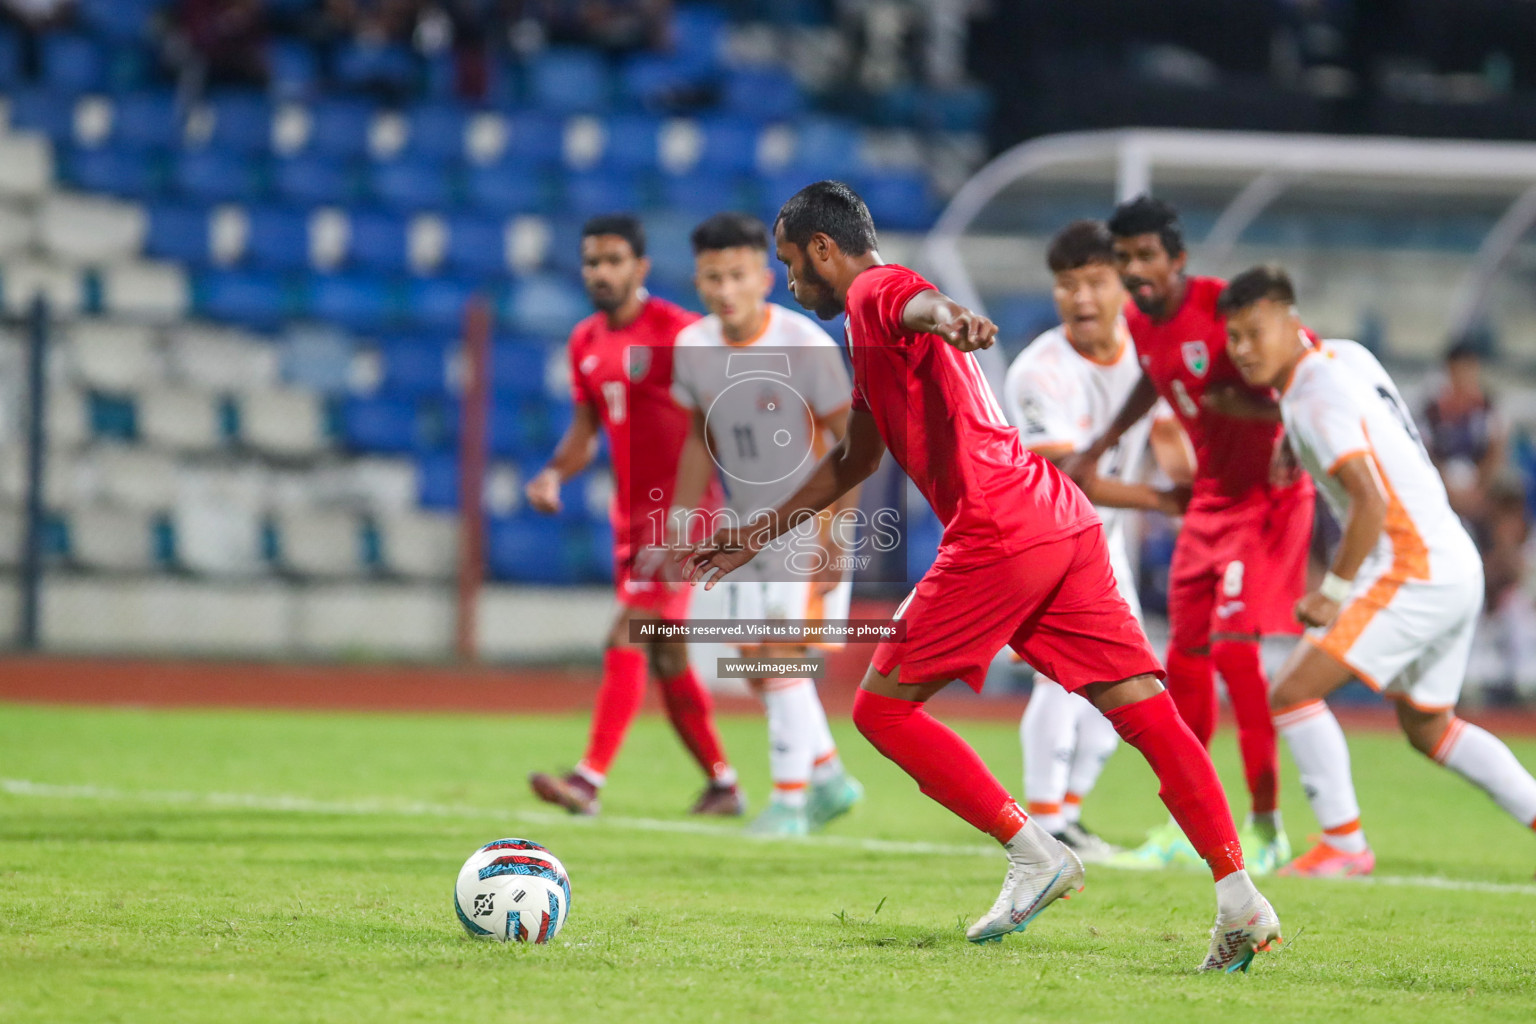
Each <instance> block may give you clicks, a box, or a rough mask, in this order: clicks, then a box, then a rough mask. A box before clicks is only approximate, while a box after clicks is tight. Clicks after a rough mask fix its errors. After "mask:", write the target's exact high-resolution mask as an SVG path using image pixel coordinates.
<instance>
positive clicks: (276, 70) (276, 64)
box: [267, 39, 320, 100]
mask: <svg viewBox="0 0 1536 1024" xmlns="http://www.w3.org/2000/svg"><path fill="white" fill-rule="evenodd" d="M267 79H268V86H269V87H270V88H271V90H272V93H273V95H274V96H277V97H278V98H279V99H285V100H299V99H306V98H308V97H309V96H311V95H313V94H314V92H315V91H316V89H317V87H318V85H319V82H320V62H319V60H318V59H317V58H316V56H315V48H314V47H313V46H311V45H310V44H309V43H306V42H303V41H301V40H297V39H273V40H272V41H271V42H269V43H268V44H267Z"/></svg>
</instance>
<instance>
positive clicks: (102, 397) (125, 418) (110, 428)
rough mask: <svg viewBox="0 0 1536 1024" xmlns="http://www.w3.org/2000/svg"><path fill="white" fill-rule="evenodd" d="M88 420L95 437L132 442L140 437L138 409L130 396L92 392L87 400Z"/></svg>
mask: <svg viewBox="0 0 1536 1024" xmlns="http://www.w3.org/2000/svg"><path fill="white" fill-rule="evenodd" d="M86 418H87V420H88V421H89V423H90V425H91V434H92V436H94V437H105V438H111V439H112V440H115V441H132V440H134V439H135V438H137V437H138V436H139V426H138V407H137V406H136V405H135V404H134V401H133V399H132V398H131V397H130V396H127V395H107V394H102V393H101V392H99V391H92V392H90V394H89V395H88V396H87V398H86Z"/></svg>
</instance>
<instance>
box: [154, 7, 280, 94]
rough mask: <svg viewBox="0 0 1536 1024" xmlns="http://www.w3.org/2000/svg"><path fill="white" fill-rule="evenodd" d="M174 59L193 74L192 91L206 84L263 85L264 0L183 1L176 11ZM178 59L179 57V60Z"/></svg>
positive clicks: (265, 63)
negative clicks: (175, 50) (175, 48)
mask: <svg viewBox="0 0 1536 1024" xmlns="http://www.w3.org/2000/svg"><path fill="white" fill-rule="evenodd" d="M176 37H177V40H178V42H177V43H175V44H173V46H176V47H177V50H178V51H179V52H173V54H172V57H173V63H174V64H175V66H177V67H181V68H183V73H184V74H188V75H192V76H195V81H194V82H192V83H185V84H186V85H187V86H188V88H189V91H190V92H191V93H193V94H196V93H200V92H201V91H202V88H203V87H204V86H205V85H208V84H220V85H265V84H266V82H267V56H266V52H267V21H266V10H265V5H264V4H263V3H262V0H181V2H180V3H179V4H178V5H177V10H176ZM177 58H180V59H177Z"/></svg>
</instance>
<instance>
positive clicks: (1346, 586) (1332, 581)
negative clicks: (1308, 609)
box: [1317, 572, 1355, 604]
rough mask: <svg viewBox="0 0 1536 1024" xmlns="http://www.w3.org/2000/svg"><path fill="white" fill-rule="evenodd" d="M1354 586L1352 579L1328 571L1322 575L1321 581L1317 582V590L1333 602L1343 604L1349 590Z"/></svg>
mask: <svg viewBox="0 0 1536 1024" xmlns="http://www.w3.org/2000/svg"><path fill="white" fill-rule="evenodd" d="M1354 587H1355V584H1354V583H1353V581H1351V580H1347V579H1345V578H1344V577H1342V576H1336V575H1334V574H1333V573H1331V572H1330V573H1328V574H1327V575H1326V576H1324V577H1323V582H1322V583H1320V584H1318V587H1317V592H1318V593H1319V594H1322V595H1323V596H1324V597H1326V598H1327V599H1328V600H1330V601H1332V602H1333V603H1334V604H1343V603H1344V600H1345V598H1347V597H1349V592H1350V591H1351V590H1353V589H1354Z"/></svg>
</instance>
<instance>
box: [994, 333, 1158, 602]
mask: <svg viewBox="0 0 1536 1024" xmlns="http://www.w3.org/2000/svg"><path fill="white" fill-rule="evenodd" d="M1115 333H1116V335H1117V337H1118V338H1119V341H1120V350H1119V353H1118V354H1117V355H1116V357H1115V358H1114V359H1112V360H1110V361H1108V362H1099V361H1097V360H1094V359H1090V358H1088V357H1087V356H1085V355H1083V354H1082V353H1081V352H1079V351H1078V350H1077V349H1076V348H1074V347H1073V346H1072V342H1071V341H1069V340H1068V339H1067V332H1066V329H1065V328H1064V327H1055V328H1052V329H1051V330H1049V331H1046V332H1045V333H1044V334H1041V335H1040V336H1039V337H1037V338H1036V339H1035V340H1034V341H1032V342H1030V343H1029V344H1028V345H1027V346H1025V348H1024V350H1023V351H1022V352H1020V353H1019V355H1018V357H1017V358H1016V359H1014V361H1013V365H1012V366H1010V367H1009V368H1008V375H1007V377H1006V378H1004V382H1003V407H1004V408H1005V409H1006V410H1007V413H1008V418H1009V420H1010V421H1011V422H1012V423H1013V425H1014V426H1016V427H1018V428H1019V436H1020V437H1021V438H1023V440H1024V447H1026V448H1028V449H1030V450H1032V451H1038V452H1041V453H1043V454H1046V455H1056V454H1061V453H1064V452H1079V451H1082V450H1083V449H1085V448H1087V447H1088V446H1089V445H1090V444H1092V443H1093V440H1094V439H1095V438H1097V437H1098V436H1099V435H1100V434H1103V433H1104V432H1105V431H1106V430H1108V429H1109V426H1110V424H1111V423H1113V422H1114V420H1115V416H1116V415H1118V414H1119V412H1120V410H1121V408H1122V407H1123V406H1124V405H1125V400H1126V399H1127V398H1129V397H1130V394H1131V392H1132V391H1133V390H1135V388H1136V385H1137V384H1138V383H1139V382H1140V381H1141V376H1142V371H1141V364H1140V363H1139V362H1138V361H1137V359H1136V345H1135V343H1134V342H1133V341H1131V334H1130V331H1129V330H1127V329H1126V326H1125V323H1124V321H1121V322H1119V323H1117V324H1116V329H1115ZM1155 418H1156V414H1155V413H1149V414H1148V415H1146V416H1144V417H1142V418H1141V419H1140V420H1139V421H1137V423H1136V425H1135V426H1133V427H1131V429H1130V430H1128V431H1126V432H1125V434H1123V435H1122V436H1121V438H1120V441H1119V443H1118V444H1116V445H1115V446H1114V447H1113V448H1111V449H1110V450H1109V451H1107V452H1105V453H1104V457H1103V458H1101V459H1100V460H1099V467H1098V470H1099V475H1100V476H1102V477H1109V478H1113V479H1116V480H1121V481H1124V482H1126V483H1135V482H1137V481H1139V480H1141V479H1143V477H1144V475H1145V473H1146V469H1147V465H1148V458H1147V456H1148V449H1147V443H1148V440H1149V438H1150V437H1151V433H1152V423H1153V420H1154V419H1155ZM1094 507H1095V509H1096V510H1097V511H1098V513H1099V518H1100V519H1102V520H1103V521H1104V539H1105V542H1106V543H1107V544H1108V546H1109V554H1110V564H1111V567H1112V568H1113V569H1114V572H1115V582H1116V583H1117V584H1119V588H1120V593H1121V596H1123V597H1124V598H1125V599H1126V601H1128V602H1129V603H1130V605H1131V608H1132V610H1133V611H1135V612H1136V613H1137V615H1138V617H1139V616H1140V609H1141V603H1140V601H1139V600H1138V599H1137V597H1136V587H1135V581H1134V580H1133V579H1131V571H1130V560H1129V558H1128V557H1127V555H1126V537H1125V532H1126V525H1125V524H1126V521H1127V519H1128V518H1129V515H1128V513H1129V511H1130V510H1128V509H1120V508H1104V507H1101V506H1094Z"/></svg>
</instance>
